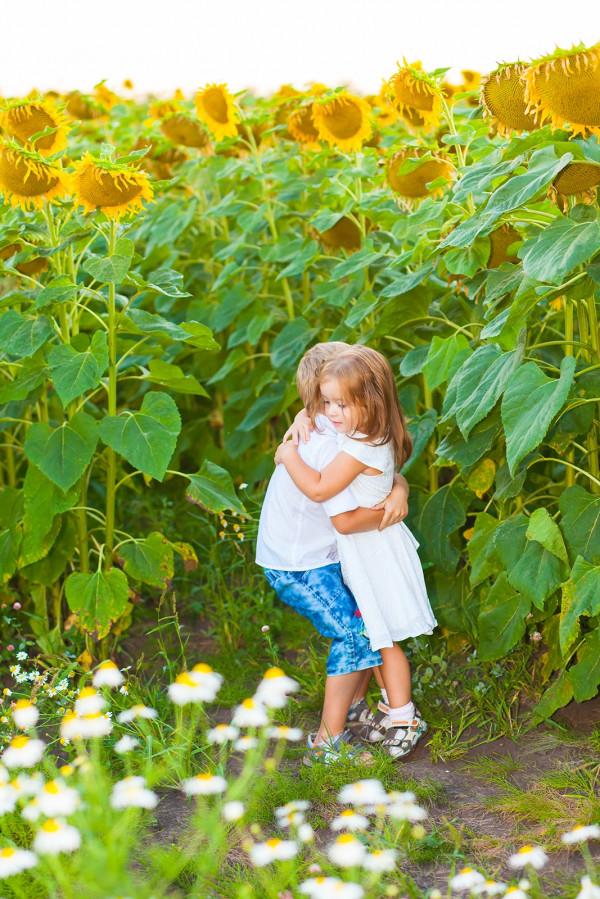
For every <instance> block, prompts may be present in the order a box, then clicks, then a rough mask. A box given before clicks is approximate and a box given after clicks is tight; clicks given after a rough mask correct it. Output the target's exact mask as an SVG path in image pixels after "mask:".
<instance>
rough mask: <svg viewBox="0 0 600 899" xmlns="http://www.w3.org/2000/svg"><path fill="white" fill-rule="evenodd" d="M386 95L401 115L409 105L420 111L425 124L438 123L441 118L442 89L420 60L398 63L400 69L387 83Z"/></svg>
mask: <svg viewBox="0 0 600 899" xmlns="http://www.w3.org/2000/svg"><path fill="white" fill-rule="evenodd" d="M386 96H387V97H388V99H389V101H390V102H391V104H392V105H393V106H394V107H395V108H396V109H397V110H398V112H399V113H400V114H401V115H402V113H403V110H404V109H406V108H407V107H408V108H409V109H413V110H416V111H417V112H418V113H419V115H420V116H421V118H422V119H423V122H424V124H425V125H437V124H438V122H439V120H440V110H441V101H442V90H441V88H440V86H439V85H438V83H437V81H436V79H435V78H434V77H433V76H432V75H428V74H427V72H424V71H423V69H422V66H421V63H420V62H416V63H413V64H412V65H408V63H407V62H406V60H404V65H403V66H401V65H400V64H398V71H397V72H395V73H394V74H393V75H392V77H391V78H390V79H389V81H388V82H387V84H386Z"/></svg>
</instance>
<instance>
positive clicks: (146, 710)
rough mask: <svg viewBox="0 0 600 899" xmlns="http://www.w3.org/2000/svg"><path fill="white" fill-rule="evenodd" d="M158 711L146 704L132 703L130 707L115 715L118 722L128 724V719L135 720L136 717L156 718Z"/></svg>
mask: <svg viewBox="0 0 600 899" xmlns="http://www.w3.org/2000/svg"><path fill="white" fill-rule="evenodd" d="M157 715H158V712H157V711H156V709H151V708H150V707H149V706H147V705H132V706H131V708H130V709H124V710H123V711H122V712H119V714H118V715H117V721H118V722H119V724H129V722H130V721H135V719H136V718H148V719H151V718H156V716H157Z"/></svg>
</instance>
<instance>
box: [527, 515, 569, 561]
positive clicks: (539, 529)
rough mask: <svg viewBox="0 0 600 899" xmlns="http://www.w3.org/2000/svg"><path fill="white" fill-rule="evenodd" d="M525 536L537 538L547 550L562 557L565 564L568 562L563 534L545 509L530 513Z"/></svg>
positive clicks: (530, 538)
mask: <svg viewBox="0 0 600 899" xmlns="http://www.w3.org/2000/svg"><path fill="white" fill-rule="evenodd" d="M526 537H527V538H528V539H529V540H537V542H538V543H541V544H542V546H544V547H545V548H546V549H547V550H548V552H551V553H553V554H554V555H555V556H557V557H558V558H559V559H562V561H563V562H564V563H565V565H568V564H569V557H568V555H567V548H566V546H565V541H564V540H563V535H562V534H561V531H560V528H559V526H558V525H557V524H556V522H555V521H553V519H552V518H551V516H550V513H549V512H548V510H547V509H544V508H540V509H536V510H535V511H534V512H532V513H531V517H530V519H529V527H528V528H527V534H526Z"/></svg>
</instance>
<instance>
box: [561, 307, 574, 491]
mask: <svg viewBox="0 0 600 899" xmlns="http://www.w3.org/2000/svg"><path fill="white" fill-rule="evenodd" d="M563 302H564V309H565V341H566V342H565V356H572V355H573V348H574V343H573V303H572V302H571V300H569V299H568V298H567V297H564V300H563ZM565 455H566V459H567V461H568V462H569V465H567V466H565V484H566V486H567V487H572V486H573V484H574V483H575V472H574V471H573V469H572V468H571V467H570V466H571V465H574V464H575V447H574V446H573V445H571V446H569V448H568V449H567V452H566V454H565Z"/></svg>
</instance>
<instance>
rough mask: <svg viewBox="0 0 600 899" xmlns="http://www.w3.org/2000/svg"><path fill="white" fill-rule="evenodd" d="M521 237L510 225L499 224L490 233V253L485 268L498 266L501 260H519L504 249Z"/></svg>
mask: <svg viewBox="0 0 600 899" xmlns="http://www.w3.org/2000/svg"><path fill="white" fill-rule="evenodd" d="M522 239H523V238H522V237H521V235H520V234H519V232H518V231H517V230H516V228H513V226H512V225H500V227H499V228H496V229H495V230H494V231H492V233H491V234H490V255H489V256H488V261H487V268H498V266H500V265H502V263H503V262H515V263H516V262H519V261H520V260H519V257H518V256H515V255H514V254H511V255H509V254H508V253H507V252H506V251H507V250H508V248H509V247H510V245H511V244H513V243H516V242H517V241H519V240H522Z"/></svg>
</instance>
